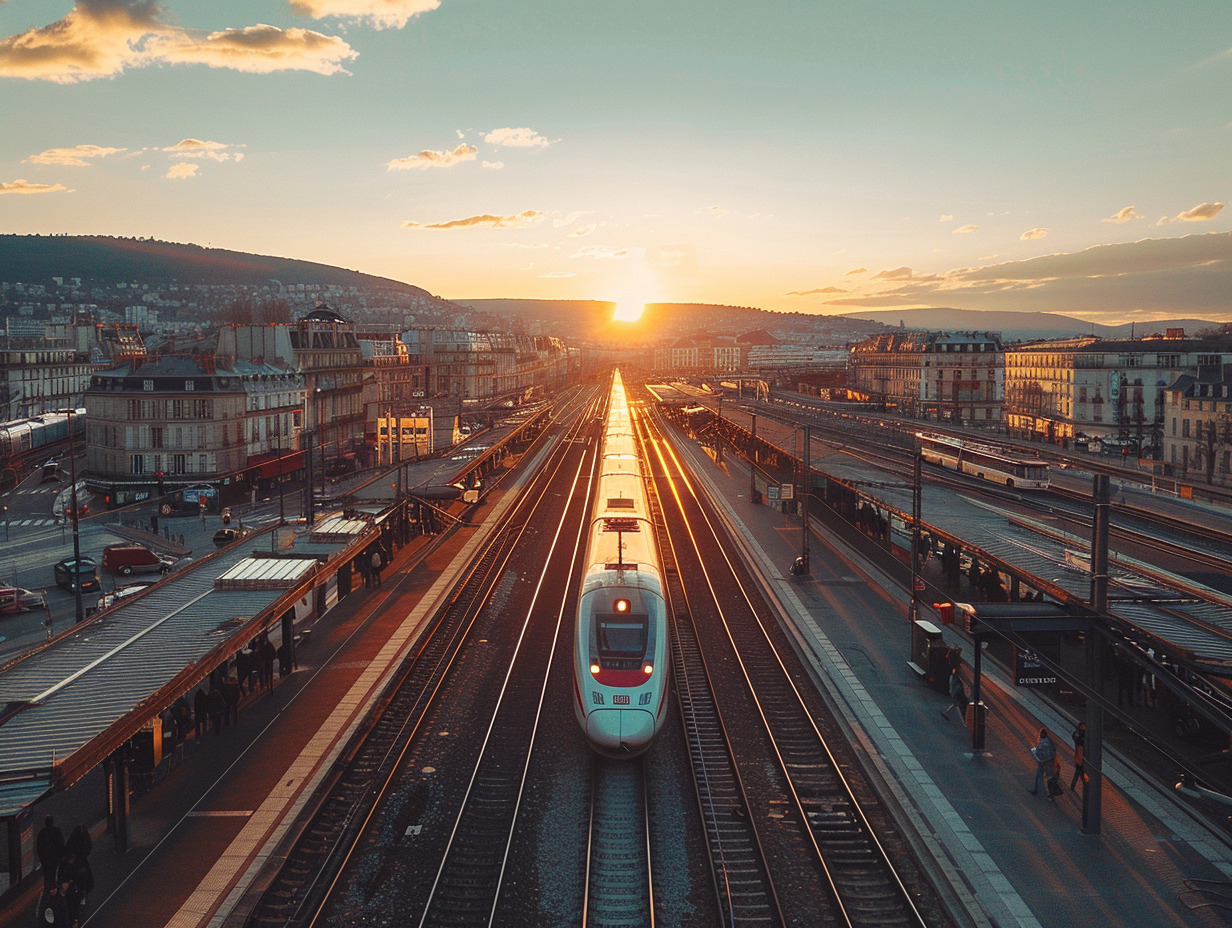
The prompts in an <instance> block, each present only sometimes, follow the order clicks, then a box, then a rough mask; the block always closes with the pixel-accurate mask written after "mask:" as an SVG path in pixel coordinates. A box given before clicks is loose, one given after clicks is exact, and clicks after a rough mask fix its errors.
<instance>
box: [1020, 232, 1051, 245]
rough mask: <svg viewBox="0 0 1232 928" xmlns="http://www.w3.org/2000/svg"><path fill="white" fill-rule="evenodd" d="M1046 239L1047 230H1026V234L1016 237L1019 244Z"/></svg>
mask: <svg viewBox="0 0 1232 928" xmlns="http://www.w3.org/2000/svg"><path fill="white" fill-rule="evenodd" d="M1047 237H1048V230H1047V229H1027V231H1026V232H1024V233H1022V235H1020V236H1018V240H1019V241H1020V242H1029V241H1031V240H1032V239H1036V238H1047Z"/></svg>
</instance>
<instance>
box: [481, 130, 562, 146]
mask: <svg viewBox="0 0 1232 928" xmlns="http://www.w3.org/2000/svg"><path fill="white" fill-rule="evenodd" d="M483 140H484V141H485V142H487V143H488V144H489V145H503V146H504V147H505V148H547V147H548V146H549V145H551V144H552V143H551V142H549V141H548V140H547V139H546V138H544V137H543V136H542V135H540V134H539V133H538V132H536V131H535V130H534V129H493V130H492V131H491V132H489V133H488V134H487V135H485V136H484V137H483Z"/></svg>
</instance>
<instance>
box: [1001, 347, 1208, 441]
mask: <svg viewBox="0 0 1232 928" xmlns="http://www.w3.org/2000/svg"><path fill="white" fill-rule="evenodd" d="M1227 361H1232V340H1229V339H1227V338H1221V339H1206V338H1203V339H1194V338H1185V336H1184V332H1182V331H1179V330H1171V331H1169V333H1168V334H1167V335H1166V336H1164V337H1149V338H1142V339H1133V340H1128V339H1127V340H1099V339H1094V338H1090V337H1085V338H1078V339H1066V340H1063V341H1050V342H1037V343H1031V344H1025V345H1018V346H1015V347H1014V348H1012V349H1010V350H1009V351H1007V352H1006V361H1005V371H1006V373H1005V378H1006V386H1005V395H1006V426H1007V428H1008V430H1009V431H1010V433H1011V434H1014V435H1019V436H1022V437H1030V438H1037V439H1040V440H1043V441H1049V442H1054V443H1056V444H1060V445H1063V446H1070V445H1071V444H1073V445H1087V444H1090V443H1091V442H1098V443H1099V444H1100V445H1107V444H1113V445H1116V446H1119V447H1121V448H1123V449H1125V450H1126V451H1127V452H1132V453H1133V454H1135V455H1136V456H1141V457H1150V458H1158V457H1159V456H1161V454H1163V441H1164V437H1165V436H1164V432H1165V429H1164V419H1165V391H1166V390H1167V388H1168V386H1169V385H1170V384H1172V383H1173V382H1175V381H1176V379H1177V378H1178V377H1179V376H1180V375H1181V374H1185V373H1189V374H1193V375H1195V376H1197V372H1198V370H1199V369H1200V368H1209V369H1214V368H1218V367H1219V365H1220V364H1221V363H1224V362H1227Z"/></svg>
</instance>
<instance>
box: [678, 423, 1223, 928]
mask: <svg viewBox="0 0 1232 928" xmlns="http://www.w3.org/2000/svg"><path fill="white" fill-rule="evenodd" d="M679 444H680V447H681V448H682V450H683V451H684V452H685V453H686V454H687V455H688V456H689V458H690V460H691V462H692V466H693V468H694V471H695V473H697V474H698V476H699V479H700V481H701V482H702V484H703V485H704V486H705V487H706V488H707V490H708V492H709V493H710V494H711V496H712V498H714V499H715V500H716V501H717V503H718V505H719V506H720V509H721V513H722V516H723V518H724V519H725V520H726V521H727V523H728V524H729V527H730V528H731V529H732V531H733V534H734V535H735V537H736V538H737V542H738V544H739V545H740V547H741V548H743V553H744V554H745V555H746V556H747V557H748V558H750V559H751V560H752V561H753V563H754V564H755V565H756V569H757V572H758V573H759V575H760V579H761V582H762V584H763V585H764V586H765V587H766V588H767V589H768V591H769V593H770V595H771V596H772V597H774V598H775V599H777V600H778V602H779V605H780V606H781V608H782V610H783V611H784V612H785V613H786V614H787V615H789V616H791V619H792V621H793V622H794V624H795V628H796V632H795V636H796V638H797V640H798V642H799V644H800V646H801V648H802V650H803V651H804V652H805V653H806V654H807V655H808V657H809V660H810V663H811V664H812V666H813V668H814V676H815V679H817V680H819V681H820V683H821V685H822V687H823V688H824V690H825V691H826V692H827V693H828V694H829V696H830V699H831V702H832V703H833V704H834V705H835V706H836V707H837V709H838V710H839V711H840V712H841V713H842V715H843V717H844V718H845V719H846V720H847V722H848V723H849V725H850V726H851V729H852V736H853V737H854V738H855V739H856V740H857V743H859V744H861V745H862V746H863V747H864V749H865V751H866V753H867V757H868V758H869V762H870V764H871V766H872V767H873V768H874V769H875V770H876V771H877V772H878V773H879V775H880V779H881V780H882V782H883V783H884V784H885V785H886V787H887V788H888V789H889V790H890V791H891V792H892V793H893V794H895V795H896V797H897V798H898V800H899V804H900V806H901V808H902V809H903V814H904V816H905V817H906V818H907V820H908V821H909V822H910V824H911V826H912V828H913V829H914V831H915V833H916V834H918V835H919V841H920V845H919V846H920V848H921V850H922V851H924V852H925V853H928V854H930V855H931V856H932V857H933V858H934V859H936V860H938V861H940V864H941V869H942V870H943V871H944V873H945V874H946V878H947V880H948V882H949V884H950V888H951V889H952V891H953V893H954V895H955V898H956V899H958V900H959V901H961V903H962V905H963V907H964V908H965V909H966V911H967V912H968V914H969V915H970V917H971V924H974V925H985V926H992V925H995V926H1000V928H1007V926H1020V928H1035V926H1041V928H1054V926H1084V925H1092V924H1099V925H1109V926H1134V928H1148V926H1149V928H1166V926H1173V925H1175V926H1178V928H1179V926H1187V928H1194V926H1206V925H1227V924H1232V847H1230V846H1229V844H1228V843H1227V832H1226V831H1225V830H1222V829H1221V828H1219V827H1218V823H1215V822H1211V821H1210V820H1208V819H1203V818H1201V817H1199V816H1197V815H1195V814H1194V813H1193V812H1192V811H1191V810H1189V809H1187V808H1185V807H1184V806H1183V805H1182V804H1180V803H1178V802H1176V801H1175V800H1174V799H1173V797H1172V796H1170V795H1168V794H1167V793H1166V792H1165V791H1162V790H1161V789H1160V788H1159V787H1158V786H1155V785H1152V784H1153V783H1154V782H1158V781H1159V778H1158V776H1150V775H1148V772H1147V771H1146V770H1144V769H1142V768H1140V767H1139V766H1138V765H1137V764H1136V762H1135V761H1134V760H1132V759H1130V758H1128V757H1126V756H1122V755H1121V754H1119V753H1118V752H1117V751H1116V750H1114V749H1112V748H1111V747H1110V746H1109V744H1108V743H1107V742H1105V745H1104V758H1103V775H1104V784H1103V794H1102V812H1103V814H1102V816H1101V820H1100V826H1099V831H1098V833H1089V831H1088V832H1084V830H1083V827H1082V822H1083V813H1082V803H1083V798H1082V787H1081V785H1079V786H1078V787H1077V789H1076V790H1073V791H1071V790H1070V789H1069V785H1070V779H1071V776H1072V773H1073V767H1072V761H1073V752H1072V747H1071V744H1070V735H1071V732H1072V730H1073V729H1074V727H1075V724H1076V722H1077V721H1079V720H1080V719H1079V716H1078V715H1077V714H1075V713H1073V712H1072V711H1071V710H1066V709H1062V708H1058V707H1056V706H1054V705H1052V704H1051V703H1049V702H1047V701H1045V700H1044V699H1043V698H1041V697H1040V696H1039V695H1037V694H1036V693H1034V692H1032V691H1031V690H1030V689H1026V688H1019V687H1016V686H1014V685H1013V683H1012V681H1011V680H1010V679H1009V678H1008V675H1007V674H1006V672H1005V671H1004V669H1002V668H999V667H998V666H996V665H995V664H993V663H992V662H991V661H987V660H985V661H984V662H983V677H984V679H983V693H982V698H983V700H984V702H985V704H986V705H987V706H988V714H987V727H986V733H985V734H986V740H985V748H984V749H983V750H981V751H978V752H977V751H973V750H972V747H971V742H972V739H971V735H970V733H969V732H968V731H967V730H966V728H965V727H964V726H963V725H962V724H961V723H960V722H959V721H958V720H957V717H956V716H953V714H952V716H953V717H952V718H950V719H946V718H944V717H942V715H941V710H944V709H945V708H946V707H947V706H948V705H949V703H950V701H951V700H950V699H949V697H948V696H947V695H945V694H943V693H940V692H937V691H936V690H934V689H932V688H931V687H929V686H928V685H927V684H926V683H925V682H924V681H922V680H921V679H920V678H919V677H918V675H917V674H916V673H915V672H914V671H913V670H912V669H911V668H910V667H909V666H908V661H909V660H910V659H911V651H910V645H911V642H910V637H911V636H910V631H909V624H908V621H907V614H908V599H909V594H908V593H907V591H905V590H902V589H900V588H898V587H896V585H895V584H894V583H893V582H891V581H890V580H888V578H886V577H884V576H883V575H882V574H881V572H880V571H879V570H878V567H877V565H875V564H872V563H869V562H867V561H863V560H861V559H858V558H857V557H856V556H854V555H852V554H851V553H849V552H847V551H845V550H841V549H839V548H838V547H835V546H831V545H829V544H828V543H827V540H826V539H825V538H817V537H814V538H813V540H812V542H811V544H810V548H811V551H810V565H811V573H810V575H809V576H805V577H799V576H793V575H792V574H791V573H790V570H789V568H790V565H791V564H792V562H793V561H794V559H795V558H796V557H797V556H798V555H799V554H800V549H801V541H802V531H801V523H800V520H799V518H798V517H794V516H792V517H788V516H785V515H783V514H782V513H781V512H779V511H777V510H775V509H773V508H771V507H769V506H766V505H761V504H753V503H751V502H750V500H749V475H748V471H747V469H744V470H741V466H742V465H743V461H739V460H737V459H736V458H735V456H730V457H728V459H727V461H726V463H725V464H723V465H716V463H715V462H714V461H713V460H712V458H711V457H710V456H709V455H707V454H705V453H703V452H702V451H701V450H700V449H699V448H698V447H697V446H696V445H694V444H692V443H689V442H683V441H682V442H680V443H679ZM943 634H944V635H945V636H946V639H947V642H948V643H949V644H951V645H953V646H956V647H960V648H962V649H963V652H964V653H963V660H964V664H965V666H966V676H967V680H968V681H970V659H971V656H972V654H971V644H970V642H969V641H968V640H967V639H966V638H963V637H961V636H959V635H958V634H957V633H956V632H954V631H953V630H952V629H949V628H947V629H944V631H943ZM1113 698H1114V699H1115V692H1114V693H1113ZM1040 728H1046V729H1048V731H1049V732H1050V734H1051V737H1052V740H1053V741H1054V742H1055V743H1056V744H1057V746H1058V753H1059V754H1060V756H1061V759H1062V768H1063V771H1062V782H1063V784H1064V786H1065V787H1066V789H1065V792H1064V794H1063V795H1061V796H1060V797H1058V798H1056V799H1055V800H1051V799H1049V798H1047V797H1045V796H1042V795H1040V796H1035V795H1032V794H1031V792H1030V789H1031V787H1032V785H1033V779H1034V771H1035V762H1034V760H1033V758H1032V757H1031V755H1030V753H1029V749H1030V747H1031V746H1032V745H1033V744H1034V743H1035V739H1036V736H1037V734H1038V732H1039V729H1040ZM1155 773H1156V774H1158V771H1155ZM1228 811H1229V812H1230V813H1232V809H1229V810H1228Z"/></svg>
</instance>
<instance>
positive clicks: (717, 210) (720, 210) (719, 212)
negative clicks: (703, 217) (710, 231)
mask: <svg viewBox="0 0 1232 928" xmlns="http://www.w3.org/2000/svg"><path fill="white" fill-rule="evenodd" d="M705 212H707V213H710V214H711V215H714V216H726V215H727V214H728V213H730V212H731V210H729V209H727V208H726V207H723V206H710V207H707V208H706V210H705Z"/></svg>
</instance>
